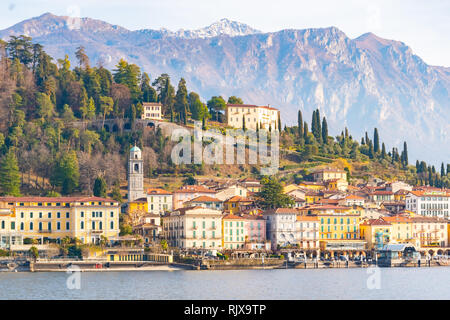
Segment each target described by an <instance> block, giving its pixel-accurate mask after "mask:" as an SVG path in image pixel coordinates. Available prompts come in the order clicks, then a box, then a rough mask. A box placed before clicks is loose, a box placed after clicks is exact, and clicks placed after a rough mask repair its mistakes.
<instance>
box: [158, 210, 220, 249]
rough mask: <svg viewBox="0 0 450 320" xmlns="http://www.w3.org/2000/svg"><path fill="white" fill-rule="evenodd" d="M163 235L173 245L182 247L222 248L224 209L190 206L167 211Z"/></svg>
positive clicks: (163, 221)
mask: <svg viewBox="0 0 450 320" xmlns="http://www.w3.org/2000/svg"><path fill="white" fill-rule="evenodd" d="M162 223H163V228H162V237H163V238H164V239H166V240H167V243H168V244H169V246H171V247H178V248H182V249H194V248H197V249H221V248H222V225H221V224H222V211H220V210H214V209H208V208H202V207H190V208H179V209H177V210H175V211H172V212H170V213H167V214H166V215H165V216H164V217H163V219H162Z"/></svg>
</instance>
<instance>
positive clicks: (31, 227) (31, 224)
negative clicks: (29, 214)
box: [30, 222, 33, 230]
mask: <svg viewBox="0 0 450 320" xmlns="http://www.w3.org/2000/svg"><path fill="white" fill-rule="evenodd" d="M30 230H33V222H30Z"/></svg>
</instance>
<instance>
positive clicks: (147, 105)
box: [141, 102, 162, 120]
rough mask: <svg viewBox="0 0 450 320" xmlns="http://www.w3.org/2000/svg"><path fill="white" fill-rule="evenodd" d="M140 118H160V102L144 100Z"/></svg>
mask: <svg viewBox="0 0 450 320" xmlns="http://www.w3.org/2000/svg"><path fill="white" fill-rule="evenodd" d="M142 109H143V110H142V115H141V119H144V120H161V119H162V117H161V111H162V104H161V103H157V102H144V103H143V104H142Z"/></svg>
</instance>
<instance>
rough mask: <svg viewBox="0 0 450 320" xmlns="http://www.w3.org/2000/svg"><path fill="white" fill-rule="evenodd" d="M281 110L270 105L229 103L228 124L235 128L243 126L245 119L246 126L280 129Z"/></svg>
mask: <svg viewBox="0 0 450 320" xmlns="http://www.w3.org/2000/svg"><path fill="white" fill-rule="evenodd" d="M279 117H280V111H279V110H278V109H275V108H272V107H269V106H256V105H250V104H227V109H226V118H227V124H228V126H230V127H233V128H242V127H243V123H244V119H245V128H246V129H250V130H256V127H257V126H259V129H265V130H269V128H272V130H278V126H279V123H278V121H279Z"/></svg>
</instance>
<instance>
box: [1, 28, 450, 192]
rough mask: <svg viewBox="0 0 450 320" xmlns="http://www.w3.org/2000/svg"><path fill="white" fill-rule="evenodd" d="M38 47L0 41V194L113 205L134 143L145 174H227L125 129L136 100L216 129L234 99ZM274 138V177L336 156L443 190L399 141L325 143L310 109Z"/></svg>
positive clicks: (439, 179)
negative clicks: (277, 155)
mask: <svg viewBox="0 0 450 320" xmlns="http://www.w3.org/2000/svg"><path fill="white" fill-rule="evenodd" d="M44 49H45V48H43V47H42V46H41V45H39V44H38V43H33V42H32V39H31V38H29V37H26V36H19V37H11V39H10V41H8V42H5V41H0V117H1V119H0V148H1V149H0V150H1V163H0V190H1V193H2V194H8V195H19V194H39V195H56V194H74V193H84V194H92V192H93V190H94V189H95V192H94V193H96V194H99V195H106V192H107V191H109V192H110V195H111V196H113V197H115V198H117V199H119V198H120V190H119V186H120V184H121V183H123V182H124V181H125V179H126V158H127V154H128V150H129V148H130V146H131V145H132V144H134V143H137V144H138V145H139V146H140V147H141V148H142V149H143V152H144V158H145V159H146V162H145V163H146V168H145V176H146V177H156V176H158V175H162V174H164V175H166V176H167V175H169V176H170V175H184V174H186V173H194V174H211V172H214V174H215V175H216V176H220V175H223V176H227V175H230V173H221V172H220V168H217V167H214V168H212V167H207V166H204V165H198V166H195V165H193V166H182V167H178V166H175V165H173V164H172V163H171V159H170V152H171V143H170V141H169V138H168V137H165V136H163V134H162V132H161V130H148V129H138V128H135V126H134V123H135V120H136V119H137V118H139V117H140V115H141V112H142V103H143V102H156V101H158V102H160V103H161V104H162V105H163V112H164V116H165V118H166V121H171V122H177V123H179V124H180V125H187V124H188V120H190V119H196V120H200V121H202V120H203V122H204V125H205V126H206V120H208V119H210V123H209V124H208V125H210V126H213V125H218V126H222V127H223V124H221V122H223V121H224V117H223V110H224V109H225V106H226V102H228V103H242V100H241V99H240V98H238V97H234V96H232V97H229V98H228V101H225V99H223V98H222V97H220V96H215V97H212V98H211V99H210V100H209V101H207V102H206V103H204V102H202V101H201V100H200V97H199V95H198V94H196V93H195V92H190V91H189V90H188V84H187V83H186V81H185V80H184V79H183V78H182V79H180V80H179V81H178V85H177V86H176V88H175V86H174V85H172V82H171V79H170V77H169V75H168V74H162V75H161V76H159V77H157V78H156V79H154V80H153V81H151V79H150V77H149V76H148V74H147V73H145V72H144V71H143V70H140V68H139V67H138V66H137V65H135V64H129V63H128V62H127V61H125V60H120V61H118V62H117V65H116V67H115V69H113V70H112V71H110V70H108V69H106V68H104V67H102V66H101V65H97V66H92V65H91V64H90V61H89V57H88V56H87V55H86V53H85V50H84V48H83V47H79V48H78V49H77V51H76V57H77V61H69V59H68V56H67V55H66V57H65V58H64V59H58V60H55V59H53V58H52V57H50V56H49V55H48V54H47V53H46V52H45V50H44ZM109 118H114V119H119V120H121V121H122V122H128V123H130V124H131V125H130V128H131V130H119V131H117V132H107V131H106V130H104V129H103V130H95V129H93V128H92V126H90V125H89V124H90V122H92V121H94V120H95V121H101V122H104V121H105V120H106V119H109ZM380 134H382V133H380ZM281 141H282V144H283V146H282V157H283V160H282V165H283V168H282V169H284V172H283V170H282V172H281V173H282V174H284V177H285V178H286V179H292V178H293V177H294V176H295V175H296V174H297V175H298V172H296V168H300V167H302V168H306V167H311V166H314V165H320V164H324V163H328V162H332V161H334V160H335V159H338V158H344V159H348V161H350V162H354V164H355V168H359V169H357V170H359V171H360V172H361V173H362V172H364V170H366V169H367V170H366V171H367V174H372V173H373V170H377V171H380V170H379V168H380V167H382V168H384V170H388V171H389V170H391V171H392V172H394V171H395V172H397V171H398V172H403V175H404V176H405V177H406V178H407V179H408V180H409V181H410V182H411V183H416V184H431V185H435V186H449V179H448V174H449V165H446V166H445V165H444V164H443V163H442V168H441V170H440V171H439V170H436V169H435V168H434V167H433V166H432V167H429V166H427V165H426V163H425V162H418V163H417V164H416V167H414V166H408V150H407V145H406V142H405V144H404V148H403V150H402V151H401V152H399V151H398V150H397V149H395V148H394V149H388V148H387V146H385V145H384V143H382V142H381V140H380V136H379V134H378V131H377V130H376V129H375V132H374V136H373V139H372V138H369V137H368V135H367V134H366V136H365V137H364V138H363V139H362V140H361V143H359V139H355V138H353V137H352V136H351V135H350V134H349V133H348V130H347V129H345V130H344V131H343V132H342V134H341V135H339V136H338V137H336V138H333V137H329V136H328V126H327V122H326V119H325V117H323V118H321V117H320V114H319V111H318V110H317V111H316V112H314V115H313V119H312V123H311V130H309V128H308V123H307V122H306V121H304V119H302V118H301V111H299V121H298V125H297V126H294V127H285V128H284V130H282V132H281ZM364 166H366V169H364V168H365V167H364ZM289 168H291V169H294V170H290V169H289ZM237 169H238V172H235V173H233V174H236V175H238V176H242V175H246V174H252V173H256V171H255V170H252V168H248V167H244V166H243V167H239V168H237ZM211 170H212V171H211ZM297 171H298V170H297ZM303 173H304V175H305V176H306V175H307V172H305V171H303ZM286 175H288V176H286ZM94 186H96V188H94ZM99 186H101V187H99ZM99 190H100V191H99Z"/></svg>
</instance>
